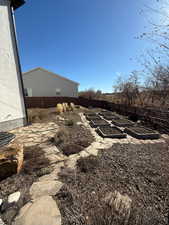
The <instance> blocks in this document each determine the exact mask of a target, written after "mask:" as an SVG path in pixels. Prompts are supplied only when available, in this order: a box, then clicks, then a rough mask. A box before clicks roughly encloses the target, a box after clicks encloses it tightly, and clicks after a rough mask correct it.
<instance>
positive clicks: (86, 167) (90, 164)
mask: <svg viewBox="0 0 169 225" xmlns="http://www.w3.org/2000/svg"><path fill="white" fill-rule="evenodd" d="M77 166H78V168H79V169H80V171H81V172H83V173H90V172H92V171H94V170H96V168H97V167H98V166H99V160H98V159H97V158H96V157H94V156H89V157H87V158H80V159H79V160H78V161H77Z"/></svg>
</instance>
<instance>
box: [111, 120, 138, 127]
mask: <svg viewBox="0 0 169 225" xmlns="http://www.w3.org/2000/svg"><path fill="white" fill-rule="evenodd" d="M112 123H113V124H114V125H115V126H117V127H129V126H134V123H133V122H132V121H130V120H127V119H122V118H118V119H115V120H112Z"/></svg>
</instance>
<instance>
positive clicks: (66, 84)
mask: <svg viewBox="0 0 169 225" xmlns="http://www.w3.org/2000/svg"><path fill="white" fill-rule="evenodd" d="M23 81H24V87H25V88H27V89H28V90H29V89H32V96H33V97H54V96H62V97H77V96H78V84H76V83H74V82H71V81H69V80H67V79H64V78H61V77H58V76H57V75H55V74H51V73H50V72H49V73H48V72H47V71H44V70H41V69H37V70H34V71H32V72H28V73H25V74H24V75H23ZM59 92H60V94H59Z"/></svg>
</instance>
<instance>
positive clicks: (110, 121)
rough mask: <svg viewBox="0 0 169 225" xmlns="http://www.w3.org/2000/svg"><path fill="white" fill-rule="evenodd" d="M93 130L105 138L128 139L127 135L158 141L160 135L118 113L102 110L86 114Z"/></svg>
mask: <svg viewBox="0 0 169 225" xmlns="http://www.w3.org/2000/svg"><path fill="white" fill-rule="evenodd" d="M84 115H85V116H86V119H87V120H88V121H89V124H90V126H91V127H92V128H95V129H96V132H97V133H98V134H99V135H100V136H102V137H103V138H126V137H127V134H128V135H130V136H132V137H134V138H137V139H144V140H145V139H158V138H160V134H159V133H158V132H156V131H154V130H152V129H149V128H146V127H143V126H140V125H138V124H137V123H134V122H132V121H130V120H129V119H128V118H126V117H122V116H120V115H119V114H117V113H114V112H110V111H107V110H101V111H99V112H95V113H85V114H84Z"/></svg>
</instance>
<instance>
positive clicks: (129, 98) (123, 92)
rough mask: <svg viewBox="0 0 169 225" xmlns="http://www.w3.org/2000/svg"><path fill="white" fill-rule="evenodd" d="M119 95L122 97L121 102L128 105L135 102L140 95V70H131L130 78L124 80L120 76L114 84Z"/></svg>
mask: <svg viewBox="0 0 169 225" xmlns="http://www.w3.org/2000/svg"><path fill="white" fill-rule="evenodd" d="M113 87H114V90H115V92H116V93H118V97H121V102H122V103H124V104H127V105H133V104H135V101H136V99H137V98H138V96H139V78H138V72H137V71H133V72H131V74H130V76H129V78H128V79H127V80H124V79H123V78H122V77H119V78H118V80H117V82H116V84H115V85H114V86H113Z"/></svg>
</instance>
